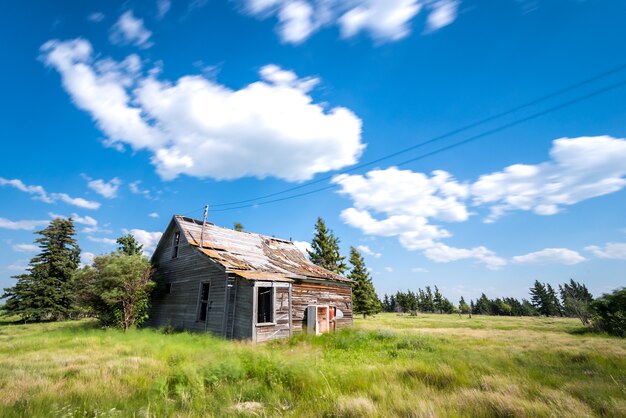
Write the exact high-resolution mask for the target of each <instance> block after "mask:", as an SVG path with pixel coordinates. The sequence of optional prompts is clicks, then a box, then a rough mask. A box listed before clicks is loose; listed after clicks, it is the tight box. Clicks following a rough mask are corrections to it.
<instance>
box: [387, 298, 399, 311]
mask: <svg viewBox="0 0 626 418" xmlns="http://www.w3.org/2000/svg"><path fill="white" fill-rule="evenodd" d="M389 305H390V309H389V312H395V311H396V309H397V307H398V302H397V301H396V297H395V295H391V297H390V298H389Z"/></svg>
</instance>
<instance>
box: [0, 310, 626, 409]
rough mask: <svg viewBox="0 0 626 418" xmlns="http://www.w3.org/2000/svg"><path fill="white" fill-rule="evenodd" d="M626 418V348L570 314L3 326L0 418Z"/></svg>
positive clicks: (625, 342) (624, 342)
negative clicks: (331, 324)
mask: <svg viewBox="0 0 626 418" xmlns="http://www.w3.org/2000/svg"><path fill="white" fill-rule="evenodd" d="M277 415H290V416H340V417H362V416H402V417H421V416H461V417H480V416H500V417H508V416H533V417H535V416H559V417H562V416H571V417H574V416H575V417H584V416H615V417H617V416H622V417H624V416H626V340H624V339H618V338H612V337H608V336H604V335H595V334H588V333H584V332H582V330H581V327H580V325H579V323H577V321H576V320H573V319H562V318H508V317H507V318H505V317H479V316H474V317H473V318H472V319H468V318H466V317H463V318H460V317H459V316H458V315H418V316H416V317H412V316H399V315H395V314H381V315H378V316H377V317H375V318H368V319H367V320H361V319H357V320H356V321H355V326H354V327H353V328H352V329H350V330H347V331H344V332H340V333H337V334H334V335H324V336H322V337H317V338H315V337H310V336H296V337H293V338H292V339H290V340H284V341H278V342H272V343H269V344H265V345H252V344H250V343H245V342H230V341H225V340H222V339H219V338H215V337H212V336H209V335H200V334H189V333H175V334H167V333H164V332H162V331H158V330H148V329H144V330H136V331H130V332H127V333H123V332H120V331H114V330H101V329H98V328H96V327H95V324H94V322H92V321H79V322H62V323H46V324H35V325H19V324H9V323H2V324H0V416H6V417H37V416H60V417H109V416H111V417H116V416H121V417H127V416H133V417H144V416H157V417H162V416H180V417H187V416H277Z"/></svg>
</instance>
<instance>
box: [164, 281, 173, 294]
mask: <svg viewBox="0 0 626 418" xmlns="http://www.w3.org/2000/svg"><path fill="white" fill-rule="evenodd" d="M165 293H167V294H168V295H171V294H172V284H171V283H165Z"/></svg>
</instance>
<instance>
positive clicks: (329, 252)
mask: <svg viewBox="0 0 626 418" xmlns="http://www.w3.org/2000/svg"><path fill="white" fill-rule="evenodd" d="M311 247H312V248H313V250H312V251H311V250H307V252H308V253H309V257H311V261H312V262H313V263H315V264H317V265H318V266H320V267H323V268H325V269H327V270H330V271H333V272H335V273H337V274H343V273H344V272H345V271H346V270H347V269H348V266H346V264H345V263H344V259H345V257H343V256H342V255H341V253H340V252H339V239H338V238H337V237H335V236H334V235H333V231H331V230H329V229H328V228H326V224H325V223H324V220H323V219H322V218H317V223H316V224H315V236H314V237H313V241H311Z"/></svg>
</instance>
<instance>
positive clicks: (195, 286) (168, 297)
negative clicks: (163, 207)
mask: <svg viewBox="0 0 626 418" xmlns="http://www.w3.org/2000/svg"><path fill="white" fill-rule="evenodd" d="M174 232H175V228H170V229H169V230H168V231H166V234H165V236H164V241H162V248H161V250H160V251H159V253H158V254H157V258H156V259H155V260H153V261H154V262H155V264H156V265H157V266H158V274H159V275H160V279H161V280H163V281H164V282H165V283H172V293H171V294H163V293H159V292H155V293H156V294H155V296H154V298H153V300H152V304H151V309H150V317H149V319H148V321H147V322H146V325H147V326H153V327H160V326H166V325H171V326H173V327H175V328H180V329H186V330H191V331H211V332H213V333H215V334H218V335H222V332H223V328H224V327H223V317H224V302H225V291H226V279H227V275H226V274H225V273H224V272H223V271H222V270H221V269H220V268H219V267H217V266H216V265H215V263H213V262H212V261H210V260H209V259H208V258H207V257H206V256H204V255H202V254H200V253H199V252H198V251H197V250H195V249H194V248H192V247H190V246H189V245H188V244H187V243H186V242H185V240H184V238H183V237H182V236H181V242H180V245H179V250H178V257H177V258H172V255H173V245H172V244H173V237H174ZM203 282H209V283H210V293H209V311H208V314H207V321H206V323H205V322H199V321H197V318H198V297H199V293H200V283H203Z"/></svg>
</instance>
